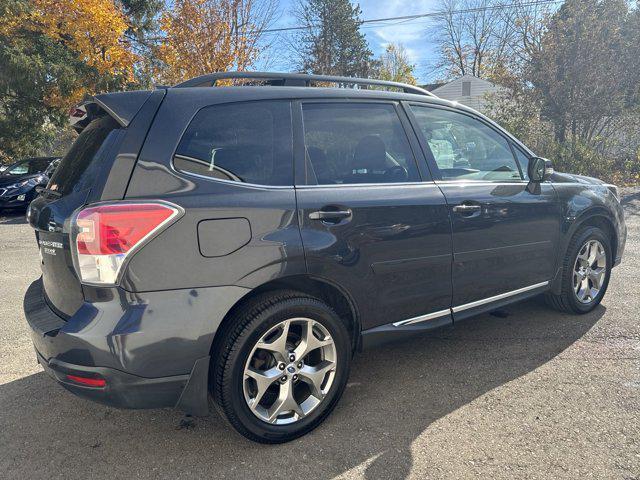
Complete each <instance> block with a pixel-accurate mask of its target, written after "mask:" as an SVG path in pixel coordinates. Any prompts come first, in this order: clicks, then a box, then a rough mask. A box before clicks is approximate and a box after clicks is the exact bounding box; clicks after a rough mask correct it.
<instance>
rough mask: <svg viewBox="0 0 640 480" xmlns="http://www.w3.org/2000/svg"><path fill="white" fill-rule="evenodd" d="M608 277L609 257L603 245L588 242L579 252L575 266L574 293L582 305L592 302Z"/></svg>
mask: <svg viewBox="0 0 640 480" xmlns="http://www.w3.org/2000/svg"><path fill="white" fill-rule="evenodd" d="M606 275H607V256H606V253H605V251H604V247H603V246H602V243H600V242H599V241H598V240H588V241H587V242H586V243H585V244H584V245H583V246H582V248H580V250H579V251H578V256H577V257H576V261H575V263H574V266H573V292H574V293H575V295H576V298H577V299H578V301H579V302H581V303H585V304H586V303H590V302H592V301H593V300H594V299H595V298H596V297H597V296H598V293H600V290H601V289H602V286H603V285H604V282H605V279H606Z"/></svg>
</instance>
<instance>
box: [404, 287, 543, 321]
mask: <svg viewBox="0 0 640 480" xmlns="http://www.w3.org/2000/svg"><path fill="white" fill-rule="evenodd" d="M547 285H549V281H546V282H540V283H536V284H535V285H529V286H527V287H522V288H518V289H517V290H511V291H510V292H505V293H501V294H499V295H494V296H493V297H488V298H483V299H482V300H476V301H474V302H470V303H465V304H462V305H458V306H457V307H453V308H447V309H446V310H438V311H437V312H432V313H427V314H426V315H420V316H419V317H413V318H408V319H406V320H400V321H399V322H394V323H393V326H394V327H402V326H405V325H412V324H414V323H422V322H428V321H430V320H435V319H436V318H440V317H444V316H445V315H453V314H454V313H457V312H462V311H464V310H469V309H470V308H475V307H479V306H482V305H486V304H488V303H492V302H496V301H498V300H502V299H503V298H508V297H512V296H514V295H519V294H521V293H525V292H528V291H531V290H536V289H538V288H542V287H545V286H547Z"/></svg>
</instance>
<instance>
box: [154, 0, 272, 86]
mask: <svg viewBox="0 0 640 480" xmlns="http://www.w3.org/2000/svg"><path fill="white" fill-rule="evenodd" d="M274 11H275V3H274V2H273V1H272V0H262V1H259V0H177V1H176V2H174V4H173V7H172V8H171V9H167V10H165V11H164V12H163V13H162V16H161V18H160V25H161V28H162V31H163V38H162V40H161V42H160V45H159V46H158V48H157V50H156V54H157V58H158V60H159V61H160V63H161V66H160V69H159V71H158V72H157V77H158V78H159V79H160V80H161V81H163V82H168V83H172V84H173V83H178V82H180V81H183V80H186V79H188V78H192V77H196V76H198V75H203V74H206V73H211V72H219V71H225V70H246V69H248V68H249V67H251V66H252V65H253V64H254V62H255V61H256V59H257V58H258V54H259V53H260V51H261V40H262V37H263V35H262V33H263V30H264V29H266V28H267V26H268V25H269V24H270V23H271V21H272V19H273V15H274Z"/></svg>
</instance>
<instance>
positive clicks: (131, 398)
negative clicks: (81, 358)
mask: <svg viewBox="0 0 640 480" xmlns="http://www.w3.org/2000/svg"><path fill="white" fill-rule="evenodd" d="M36 355H37V357H38V363H40V365H42V367H43V368H44V371H45V372H46V373H47V374H48V375H49V376H50V377H52V378H53V379H55V380H56V381H58V383H60V384H61V385H62V386H63V387H64V388H66V389H67V390H69V391H70V392H72V393H74V394H76V395H78V396H79V397H83V398H87V399H90V400H93V401H95V402H98V403H102V404H105V405H109V406H112V407H117V408H163V407H174V406H177V405H178V400H179V399H180V396H181V395H182V392H183V390H184V388H185V387H186V385H187V383H188V382H189V375H176V376H173V377H163V378H142V377H137V376H135V375H130V374H128V373H124V372H121V371H119V370H114V369H112V368H104V367H86V366H81V365H72V364H70V363H65V362H61V361H59V360H56V359H52V360H51V361H49V362H47V360H45V358H44V357H43V356H42V355H41V354H40V353H39V352H38V351H37V350H36ZM68 375H75V376H81V377H82V376H85V377H86V376H87V375H91V376H98V377H99V378H102V379H104V380H105V381H106V385H105V386H104V387H89V386H83V385H78V384H77V383H75V382H73V381H71V380H69V378H68Z"/></svg>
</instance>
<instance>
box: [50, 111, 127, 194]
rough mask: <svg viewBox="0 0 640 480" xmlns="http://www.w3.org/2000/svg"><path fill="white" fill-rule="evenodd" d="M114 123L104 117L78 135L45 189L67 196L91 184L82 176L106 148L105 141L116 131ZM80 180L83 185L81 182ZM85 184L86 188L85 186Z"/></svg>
mask: <svg viewBox="0 0 640 480" xmlns="http://www.w3.org/2000/svg"><path fill="white" fill-rule="evenodd" d="M119 127H120V126H119V125H118V122H116V121H115V120H114V119H113V118H111V117H110V116H108V115H105V116H102V117H99V118H96V119H95V120H93V121H92V122H91V123H90V124H89V125H87V127H86V128H85V129H84V130H83V131H82V132H81V133H80V135H78V138H76V141H75V142H74V143H73V145H72V146H71V148H70V149H69V151H68V152H67V154H66V155H65V156H64V158H63V159H62V160H61V161H60V165H59V166H58V168H57V169H56V171H55V173H54V174H53V176H52V177H51V181H50V182H49V185H48V188H49V189H50V190H56V191H58V192H60V193H61V194H62V195H67V194H69V193H71V192H72V191H73V190H74V189H75V190H83V189H84V188H87V187H89V186H90V185H89V183H91V184H92V183H93V181H94V180H95V179H94V178H91V177H93V176H92V175H90V174H87V175H86V176H84V174H85V172H87V170H88V169H89V167H91V165H92V164H93V163H94V160H98V159H99V158H100V156H101V154H102V152H104V151H105V150H106V149H107V147H108V145H109V144H110V143H111V142H110V141H109V139H110V138H111V139H112V138H113V137H115V135H116V133H117V132H118V131H119ZM83 176H84V181H83ZM85 182H86V184H85Z"/></svg>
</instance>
